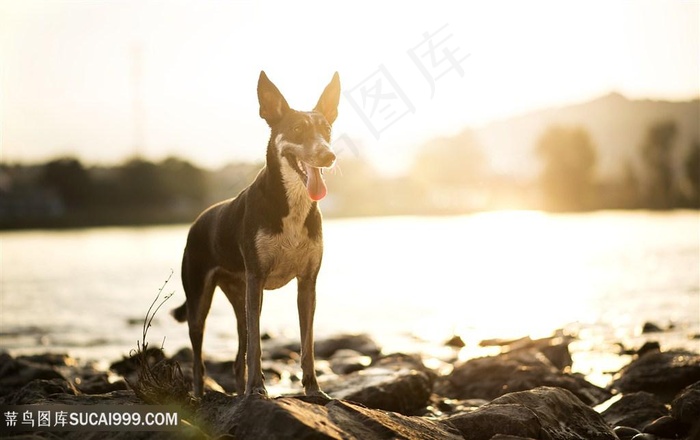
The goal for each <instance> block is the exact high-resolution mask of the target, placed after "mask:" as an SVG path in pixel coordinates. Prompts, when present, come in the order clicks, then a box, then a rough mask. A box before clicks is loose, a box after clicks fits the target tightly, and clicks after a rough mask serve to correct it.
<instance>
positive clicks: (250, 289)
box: [245, 274, 267, 396]
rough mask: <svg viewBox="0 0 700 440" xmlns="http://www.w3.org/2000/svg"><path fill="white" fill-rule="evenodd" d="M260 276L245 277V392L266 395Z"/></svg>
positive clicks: (249, 275)
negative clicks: (246, 369)
mask: <svg viewBox="0 0 700 440" xmlns="http://www.w3.org/2000/svg"><path fill="white" fill-rule="evenodd" d="M260 278H261V277H259V276H257V275H253V274H248V276H247V277H246V301H245V305H246V325H247V327H248V343H247V344H246V345H247V346H248V347H247V348H248V353H247V354H246V358H247V359H246V363H247V365H248V383H247V386H246V390H245V394H246V396H249V395H251V394H260V395H263V396H267V390H265V379H264V377H263V374H262V366H261V362H262V360H261V357H262V352H261V349H260V311H261V310H262V296H263V285H264V284H263V281H262V280H261V279H260Z"/></svg>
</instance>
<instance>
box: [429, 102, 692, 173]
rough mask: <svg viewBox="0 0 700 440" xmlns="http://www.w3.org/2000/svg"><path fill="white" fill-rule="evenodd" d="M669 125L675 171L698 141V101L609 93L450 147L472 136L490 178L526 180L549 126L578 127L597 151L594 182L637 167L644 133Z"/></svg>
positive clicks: (479, 132) (486, 129)
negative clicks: (672, 131)
mask: <svg viewBox="0 0 700 440" xmlns="http://www.w3.org/2000/svg"><path fill="white" fill-rule="evenodd" d="M668 119H672V120H674V121H676V124H677V126H678V136H677V139H676V146H675V159H676V164H677V166H678V167H680V166H681V163H682V162H683V160H684V158H685V157H686V155H687V152H688V150H689V148H690V145H691V142H692V141H693V140H700V98H698V99H694V100H692V101H683V102H670V101H653V100H630V99H627V98H626V97H624V96H622V95H620V94H619V93H611V94H609V95H606V96H603V97H600V98H598V99H594V100H592V101H589V102H585V103H582V104H576V105H571V106H566V107H560V108H551V109H545V110H540V111H535V112H531V113H527V114H525V115H521V116H516V117H513V118H509V119H505V120H500V121H496V122H492V123H490V124H487V125H485V126H483V127H480V128H476V129H465V132H463V133H459V134H457V135H456V136H455V137H454V141H455V144H459V139H460V138H464V136H465V135H466V134H467V133H468V132H470V131H471V132H472V133H473V135H474V137H475V139H476V141H477V142H478V144H479V145H480V147H481V148H482V149H483V152H484V155H485V157H486V160H487V161H488V163H489V165H490V166H491V168H492V170H493V171H494V172H496V173H499V174H508V175H512V176H517V177H524V178H527V177H533V176H535V175H537V173H538V172H539V170H540V161H539V159H538V158H537V156H536V155H535V154H534V151H535V146H536V144H537V141H538V139H539V137H540V136H541V135H542V133H543V132H544V131H545V130H546V129H547V128H548V127H549V126H551V125H557V124H559V125H566V126H581V127H583V128H585V129H587V130H588V132H589V134H590V136H591V139H592V141H593V143H594V144H595V146H596V148H597V159H598V162H597V170H598V174H599V176H600V177H602V178H610V177H617V176H619V175H620V173H622V172H623V171H624V169H625V168H626V167H627V166H628V165H629V164H631V165H632V166H634V167H638V166H639V157H640V155H639V151H640V144H641V143H642V142H643V140H644V138H645V136H646V132H647V129H648V127H649V126H650V125H651V124H653V123H655V122H658V121H661V120H668ZM443 141H444V140H443Z"/></svg>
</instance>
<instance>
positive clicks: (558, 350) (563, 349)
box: [540, 343, 574, 370]
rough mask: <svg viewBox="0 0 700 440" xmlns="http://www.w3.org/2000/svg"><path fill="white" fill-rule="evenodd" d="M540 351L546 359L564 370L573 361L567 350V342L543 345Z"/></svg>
mask: <svg viewBox="0 0 700 440" xmlns="http://www.w3.org/2000/svg"><path fill="white" fill-rule="evenodd" d="M540 351H541V352H542V354H543V355H544V356H545V357H546V358H547V359H549V361H550V362H551V363H552V365H554V366H555V367H556V368H557V369H559V370H564V369H565V368H567V367H571V365H572V364H573V362H574V361H573V359H572V358H571V353H570V352H569V344H568V343H562V344H556V345H549V346H547V347H543V348H542V349H541V350H540Z"/></svg>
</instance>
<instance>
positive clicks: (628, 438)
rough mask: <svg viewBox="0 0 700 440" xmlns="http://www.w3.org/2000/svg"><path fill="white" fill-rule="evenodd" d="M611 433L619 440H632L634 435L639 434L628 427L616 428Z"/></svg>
mask: <svg viewBox="0 0 700 440" xmlns="http://www.w3.org/2000/svg"><path fill="white" fill-rule="evenodd" d="M613 432H614V433H615V435H616V436H617V437H618V438H619V439H620V440H632V438H633V437H634V436H635V435H638V434H641V432H639V431H638V430H636V429H634V428H630V427H629V426H616V427H614V428H613Z"/></svg>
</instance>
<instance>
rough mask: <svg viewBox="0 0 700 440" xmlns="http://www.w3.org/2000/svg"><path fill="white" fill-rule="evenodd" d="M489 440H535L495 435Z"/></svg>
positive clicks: (516, 436)
mask: <svg viewBox="0 0 700 440" xmlns="http://www.w3.org/2000/svg"><path fill="white" fill-rule="evenodd" d="M491 440H537V439H534V438H532V437H520V436H518V435H508V434H496V435H494V436H493V437H491Z"/></svg>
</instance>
